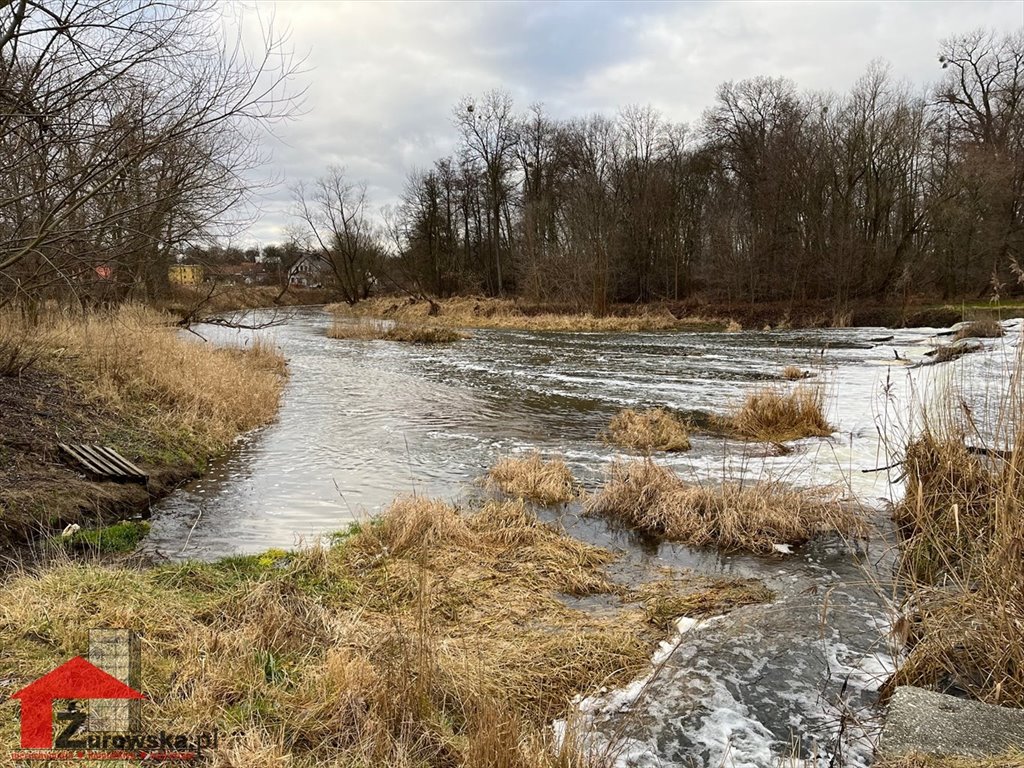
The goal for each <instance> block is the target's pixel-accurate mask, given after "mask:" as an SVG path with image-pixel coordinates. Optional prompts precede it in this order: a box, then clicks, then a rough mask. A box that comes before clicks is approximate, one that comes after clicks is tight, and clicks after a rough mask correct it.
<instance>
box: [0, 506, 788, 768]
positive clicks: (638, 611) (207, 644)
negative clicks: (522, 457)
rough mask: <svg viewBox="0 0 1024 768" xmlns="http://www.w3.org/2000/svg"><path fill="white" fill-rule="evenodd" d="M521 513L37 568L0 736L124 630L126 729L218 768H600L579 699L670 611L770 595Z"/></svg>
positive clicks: (8, 657) (638, 650)
mask: <svg viewBox="0 0 1024 768" xmlns="http://www.w3.org/2000/svg"><path fill="white" fill-rule="evenodd" d="M616 559H617V555H615V554H613V553H612V552H610V551H608V550H606V549H602V548H600V547H596V546H592V545H589V544H585V543H583V542H580V541H578V540H575V539H572V538H570V537H568V536H566V535H565V534H564V533H562V532H560V530H559V529H557V528H555V527H553V526H551V525H547V524H544V523H542V522H540V521H539V520H538V519H537V517H536V516H535V514H534V513H533V512H532V511H531V509H530V507H528V506H527V505H526V504H524V503H523V502H522V501H519V500H490V501H486V502H483V503H482V504H480V505H479V506H476V507H474V508H470V509H458V508H456V507H454V506H452V505H450V504H447V503H445V502H441V501H434V500H430V499H424V498H411V497H407V498H403V499H399V500H397V501H396V502H395V503H394V504H392V505H391V507H390V508H389V509H388V510H386V511H385V512H384V514H383V515H381V516H380V517H379V518H378V519H375V520H374V521H373V522H369V523H365V524H363V525H361V526H353V527H351V528H350V529H349V530H348V531H346V532H344V533H342V534H339V535H337V536H335V537H334V538H333V540H332V543H331V544H330V545H327V546H314V547H310V548H306V549H300V550H297V551H294V552H285V551H282V550H272V551H269V552H265V553H263V554H260V555H252V556H242V557H232V558H228V559H225V560H221V561H218V562H215V563H210V564H199V563H195V562H187V563H182V564H174V565H161V566H157V567H151V568H144V569H134V568H130V567H125V566H109V565H108V566H103V565H97V564H89V563H81V562H69V561H64V562H56V563H53V564H50V565H49V566H48V567H46V568H42V569H40V570H37V571H34V572H29V573H23V574H21V575H19V576H17V577H15V578H13V579H11V580H9V581H8V582H7V583H6V584H4V585H3V586H2V587H0V607H2V608H0V693H3V694H4V697H3V698H4V701H5V704H3V705H2V706H3V708H5V709H6V710H7V714H6V716H4V717H3V718H0V734H3V735H2V738H3V739H4V740H5V741H6V742H7V743H10V744H13V743H16V742H17V718H16V717H15V716H14V711H13V709H14V707H13V704H12V703H11V701H10V699H9V698H8V697H9V694H10V693H13V692H14V691H15V690H17V689H18V688H20V687H21V686H22V685H24V684H26V683H28V682H30V681H31V680H33V679H35V678H37V677H38V676H39V675H41V674H44V673H46V672H48V671H49V670H50V669H52V668H53V667H55V666H56V665H58V664H60V663H61V662H63V661H64V660H66V659H67V658H68V657H70V656H73V655H75V654H78V653H84V651H85V650H86V644H87V640H86V636H87V630H88V629H89V628H90V627H95V626H111V627H122V628H128V629H134V630H137V631H139V632H142V633H144V634H143V644H142V656H143V670H144V675H143V680H142V684H141V691H142V692H143V693H144V694H145V695H146V700H145V701H144V702H143V713H142V716H143V721H144V722H145V724H146V727H147V730H149V731H150V732H158V731H159V730H160V729H166V730H167V731H170V732H175V733H180V732H185V733H194V732H198V731H205V732H209V731H210V730H212V729H214V728H216V729H217V730H218V732H219V733H222V734H225V736H224V738H223V740H222V741H221V743H220V745H219V747H218V748H217V750H216V752H215V754H214V755H213V759H214V760H215V764H217V765H231V766H247V767H249V766H261V765H267V766H269V765H272V764H278V763H279V761H282V760H287V761H289V762H288V764H289V765H293V766H313V765H348V766H367V767H369V766H375V765H419V766H430V767H432V768H433V767H435V766H436V767H438V768H440V767H441V766H453V765H466V766H480V767H481V768H482V767H483V766H494V765H509V766H520V767H521V768H534V767H537V768H541V767H543V768H555V767H556V766H582V765H605V764H607V762H606V761H602V760H600V759H599V758H597V757H596V756H593V755H586V754H585V749H584V747H583V745H582V742H581V741H580V740H579V739H577V735H578V734H574V732H573V729H572V728H571V727H570V729H569V733H568V735H567V736H566V737H565V738H562V739H558V738H556V737H555V736H554V734H553V732H552V730H551V728H550V724H551V721H552V720H553V719H555V718H558V717H562V716H565V715H566V714H567V713H568V712H569V709H570V707H571V706H572V703H573V701H574V700H576V698H577V697H579V696H583V695H587V694H590V693H594V692H596V691H597V690H598V689H600V688H601V687H602V686H609V687H615V686H620V685H624V684H626V683H628V682H630V681H631V680H634V679H636V678H637V677H638V676H640V675H641V673H643V672H644V671H645V670H647V669H649V665H650V658H651V655H652V653H653V651H654V649H655V648H656V647H657V645H658V643H659V642H660V641H662V640H664V639H667V638H668V637H670V635H671V632H673V631H675V622H674V619H676V618H677V617H679V616H681V615H682V616H688V617H690V618H691V619H697V618H702V617H708V616H712V615H720V614H723V613H727V612H729V611H730V610H731V609H733V608H735V607H737V606H740V605H744V604H749V603H756V602H762V601H764V600H767V599H770V598H771V593H770V592H768V591H767V590H766V589H765V588H764V587H763V586H762V585H760V584H759V583H758V582H756V581H753V580H741V579H722V578H702V577H696V576H692V575H687V574H685V573H681V572H676V571H671V572H670V571H666V570H664V569H662V570H658V571H656V572H654V573H652V574H651V575H650V578H649V580H648V581H646V582H645V583H642V584H636V583H630V584H626V583H623V582H620V581H616V580H615V578H614V577H613V575H612V573H611V570H610V566H612V564H613V563H614V562H615V561H616Z"/></svg>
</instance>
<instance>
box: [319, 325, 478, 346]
mask: <svg viewBox="0 0 1024 768" xmlns="http://www.w3.org/2000/svg"><path fill="white" fill-rule="evenodd" d="M327 336H328V337H329V338H332V339H357V340H363V341H373V340H378V339H379V340H382V341H400V342H405V343H407V344H450V343H452V342H454V341H460V340H462V339H467V338H469V336H467V335H466V334H465V333H460V332H459V331H456V330H453V329H451V328H441V327H438V326H433V325H413V324H411V323H395V324H393V325H384V324H382V323H373V322H345V321H343V320H335V321H334V322H333V323H332V324H331V327H330V328H328V329H327Z"/></svg>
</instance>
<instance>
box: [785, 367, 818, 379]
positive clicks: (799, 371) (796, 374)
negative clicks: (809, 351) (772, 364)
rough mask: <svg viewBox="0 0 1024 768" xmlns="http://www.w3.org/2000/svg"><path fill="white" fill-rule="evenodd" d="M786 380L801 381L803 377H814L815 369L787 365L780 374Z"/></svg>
mask: <svg viewBox="0 0 1024 768" xmlns="http://www.w3.org/2000/svg"><path fill="white" fill-rule="evenodd" d="M780 375H781V376H782V378H784V379H785V380H786V381H801V380H803V379H810V378H813V376H814V373H813V371H805V370H804V369H803V368H801V367H800V366H798V365H787V366H786V367H785V368H783V369H782V373H781V374H780Z"/></svg>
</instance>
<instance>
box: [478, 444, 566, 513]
mask: <svg viewBox="0 0 1024 768" xmlns="http://www.w3.org/2000/svg"><path fill="white" fill-rule="evenodd" d="M487 480H488V483H489V484H491V485H495V486H497V487H498V488H500V489H501V490H502V491H503V492H505V493H507V494H509V495H510V496H518V497H519V498H522V499H528V500H529V501H536V502H539V503H540V504H564V503H566V502H568V501H572V500H573V499H575V498H576V496H577V488H576V481H575V480H573V477H572V472H570V471H569V467H568V465H567V464H566V463H565V461H564V460H562V459H558V458H554V459H548V460H547V461H545V460H544V459H543V458H542V457H541V455H540V453H539V452H537V451H534V452H533V453H531V454H529V455H527V456H521V457H514V456H508V457H506V458H503V459H501V460H499V461H498V462H496V463H495V464H494V466H493V467H491V469H490V471H489V472H488V473H487Z"/></svg>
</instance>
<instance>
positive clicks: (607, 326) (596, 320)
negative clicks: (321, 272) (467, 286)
mask: <svg viewBox="0 0 1024 768" xmlns="http://www.w3.org/2000/svg"><path fill="white" fill-rule="evenodd" d="M327 310H328V311H329V312H333V313H334V314H336V315H341V316H350V317H352V316H356V317H378V318H386V319H392V320H398V321H404V322H414V323H426V324H430V325H436V326H445V327H457V328H507V329H515V330H529V331H575V332H587V331H606V332H638V331H672V330H686V329H695V330H709V329H718V330H725V329H728V330H740V327H739V324H738V323H737V324H730V323H729V322H728V321H725V320H720V319H714V318H712V319H708V318H697V317H693V318H682V319H679V318H676V317H675V316H674V315H673V314H672V313H671V312H669V311H668V310H666V309H663V308H658V309H648V308H644V309H643V310H641V311H640V312H636V311H635V310H631V313H630V314H618V315H607V316H604V317H595V316H593V315H590V314H586V313H578V312H572V311H569V310H565V309H557V310H556V311H552V309H551V308H548V307H533V306H529V305H526V304H521V303H519V302H516V301H514V300H512V299H496V298H484V297H481V296H468V297H455V298H450V299H440V300H437V301H435V302H434V304H433V306H431V304H430V303H429V302H427V301H416V300H411V299H408V298H403V297H392V296H380V297H376V298H372V299H368V300H367V301H361V302H359V304H357V305H356V306H354V307H352V306H349V305H348V304H330V305H328V307H327Z"/></svg>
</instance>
